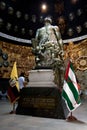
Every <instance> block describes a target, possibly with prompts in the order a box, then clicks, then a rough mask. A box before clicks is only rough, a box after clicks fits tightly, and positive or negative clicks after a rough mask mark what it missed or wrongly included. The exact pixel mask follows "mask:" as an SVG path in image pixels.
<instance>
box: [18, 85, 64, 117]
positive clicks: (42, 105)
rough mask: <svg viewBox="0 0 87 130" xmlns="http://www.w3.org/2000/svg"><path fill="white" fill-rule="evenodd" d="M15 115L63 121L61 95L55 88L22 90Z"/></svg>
mask: <svg viewBox="0 0 87 130" xmlns="http://www.w3.org/2000/svg"><path fill="white" fill-rule="evenodd" d="M16 114H23V115H32V116H38V117H48V118H58V119H65V115H64V111H63V107H62V103H61V94H60V92H59V91H58V89H57V88H55V87H53V88H52V87H51V88H49V87H48V88H46V87H41V88H40V87H38V88H37V87H35V88H34V87H33V88H24V89H23V90H22V91H21V94H20V99H19V101H18V106H17V109H16Z"/></svg>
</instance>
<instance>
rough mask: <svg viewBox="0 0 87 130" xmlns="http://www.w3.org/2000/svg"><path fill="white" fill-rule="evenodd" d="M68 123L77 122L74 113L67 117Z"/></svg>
mask: <svg viewBox="0 0 87 130" xmlns="http://www.w3.org/2000/svg"><path fill="white" fill-rule="evenodd" d="M67 121H77V118H76V117H74V116H73V115H72V112H70V116H68V117H67Z"/></svg>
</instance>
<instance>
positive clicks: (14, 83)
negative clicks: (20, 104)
mask: <svg viewBox="0 0 87 130" xmlns="http://www.w3.org/2000/svg"><path fill="white" fill-rule="evenodd" d="M7 94H8V98H9V100H10V102H11V103H15V102H16V100H17V99H19V83H18V74H17V67H16V62H14V65H13V68H12V71H11V75H10V80H9V87H8V91H7Z"/></svg>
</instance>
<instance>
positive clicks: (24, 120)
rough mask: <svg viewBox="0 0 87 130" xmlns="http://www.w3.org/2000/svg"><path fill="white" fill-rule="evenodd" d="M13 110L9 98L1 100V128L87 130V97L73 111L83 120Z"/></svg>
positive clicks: (2, 129)
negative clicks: (60, 118)
mask: <svg viewBox="0 0 87 130" xmlns="http://www.w3.org/2000/svg"><path fill="white" fill-rule="evenodd" d="M11 110H12V105H11V104H10V102H9V101H8V100H5V99H2V100H0V130H87V99H85V100H84V101H82V104H81V106H80V107H79V108H77V109H76V110H75V111H74V112H73V115H74V116H75V117H76V118H77V119H78V120H80V121H81V122H80V121H76V122H68V121H66V120H59V119H52V118H51V119H50V118H41V117H32V116H25V115H16V114H9V112H10V111H11Z"/></svg>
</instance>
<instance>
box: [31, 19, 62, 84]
mask: <svg viewBox="0 0 87 130" xmlns="http://www.w3.org/2000/svg"><path fill="white" fill-rule="evenodd" d="M51 24H52V19H51V18H50V17H46V18H45V19H44V27H42V28H40V29H37V31H36V37H35V39H34V40H32V41H33V42H32V45H33V52H34V54H35V56H36V67H40V68H43V67H44V68H50V67H51V68H53V69H54V75H55V76H54V77H55V78H54V82H55V83H56V84H58V86H62V83H63V79H62V78H63V74H64V66H63V65H64V62H63V41H62V38H61V34H60V31H59V27H58V26H53V25H51Z"/></svg>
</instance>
